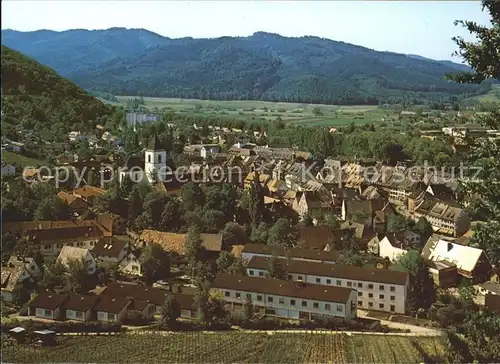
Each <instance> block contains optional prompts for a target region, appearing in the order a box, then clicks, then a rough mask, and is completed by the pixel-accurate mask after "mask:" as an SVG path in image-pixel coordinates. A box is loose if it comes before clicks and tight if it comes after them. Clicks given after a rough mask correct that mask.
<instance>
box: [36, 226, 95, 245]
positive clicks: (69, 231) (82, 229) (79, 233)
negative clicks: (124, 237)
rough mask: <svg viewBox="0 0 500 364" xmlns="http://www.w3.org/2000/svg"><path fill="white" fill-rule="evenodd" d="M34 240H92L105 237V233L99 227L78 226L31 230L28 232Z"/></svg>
mask: <svg viewBox="0 0 500 364" xmlns="http://www.w3.org/2000/svg"><path fill="white" fill-rule="evenodd" d="M27 233H28V235H29V236H30V237H32V238H33V240H35V241H38V242H43V241H49V240H68V239H85V238H87V239H90V238H99V237H101V236H103V235H104V234H103V232H102V230H101V229H99V228H98V227H97V226H78V227H71V228H69V227H68V228H60V229H41V230H30V231H28V232H27Z"/></svg>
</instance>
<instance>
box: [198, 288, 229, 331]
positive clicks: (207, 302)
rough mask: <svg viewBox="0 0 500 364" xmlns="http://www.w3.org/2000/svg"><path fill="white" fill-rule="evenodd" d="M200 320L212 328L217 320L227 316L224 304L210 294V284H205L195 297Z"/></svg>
mask: <svg viewBox="0 0 500 364" xmlns="http://www.w3.org/2000/svg"><path fill="white" fill-rule="evenodd" d="M194 302H195V307H196V309H197V315H198V319H199V320H200V321H201V322H202V323H204V324H205V325H206V326H208V327H210V326H212V324H213V323H215V322H216V321H217V320H220V319H222V318H224V317H225V316H226V311H225V310H224V306H223V303H222V302H221V301H220V300H219V299H218V298H217V297H215V296H214V295H211V294H210V284H209V283H208V282H205V283H204V284H203V285H202V286H201V287H200V289H198V291H197V292H196V295H195V297H194Z"/></svg>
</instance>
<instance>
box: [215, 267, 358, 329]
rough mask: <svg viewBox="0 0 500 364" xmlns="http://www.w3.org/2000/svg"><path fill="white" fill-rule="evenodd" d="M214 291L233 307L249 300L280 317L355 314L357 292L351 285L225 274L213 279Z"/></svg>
mask: <svg viewBox="0 0 500 364" xmlns="http://www.w3.org/2000/svg"><path fill="white" fill-rule="evenodd" d="M212 292H214V293H217V294H219V295H220V296H221V299H222V300H223V301H224V302H226V303H227V304H228V305H227V308H229V309H232V310H240V309H242V308H243V305H244V304H245V302H247V300H249V299H250V300H251V302H252V304H253V305H254V307H255V308H256V309H257V310H258V311H264V312H265V314H267V315H274V316H278V317H285V318H292V319H299V318H301V319H312V318H314V317H319V316H321V317H332V318H333V317H339V318H346V319H353V318H355V317H356V291H354V290H353V289H349V288H343V287H324V286H320V285H317V284H308V283H302V282H291V281H283V280H278V279H265V278H257V277H248V276H237V275H229V274H226V275H221V276H219V277H218V278H217V279H216V280H215V281H214V283H213V284H212Z"/></svg>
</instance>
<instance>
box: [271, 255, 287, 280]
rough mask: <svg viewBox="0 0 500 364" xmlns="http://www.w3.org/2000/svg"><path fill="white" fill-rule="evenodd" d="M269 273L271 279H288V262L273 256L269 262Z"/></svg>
mask: <svg viewBox="0 0 500 364" xmlns="http://www.w3.org/2000/svg"><path fill="white" fill-rule="evenodd" d="M267 271H268V275H269V277H271V278H276V279H288V272H287V270H286V260H285V259H282V258H278V257H277V256H275V255H273V256H272V257H271V258H269V259H268V261H267Z"/></svg>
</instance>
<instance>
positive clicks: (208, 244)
mask: <svg viewBox="0 0 500 364" xmlns="http://www.w3.org/2000/svg"><path fill="white" fill-rule="evenodd" d="M200 235H201V240H202V246H203V248H204V249H205V250H206V252H207V253H208V254H209V255H217V254H219V253H220V251H221V249H222V235H220V234H200ZM186 239H187V234H175V233H166V232H162V231H156V230H143V231H142V233H141V235H140V236H139V239H138V242H139V243H140V244H141V245H142V246H146V245H150V244H153V243H157V244H160V245H161V246H162V247H163V249H164V250H166V251H169V252H172V253H176V254H178V255H180V256H183V255H185V250H186Z"/></svg>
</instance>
